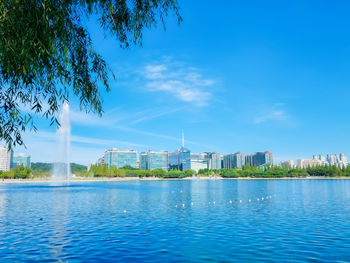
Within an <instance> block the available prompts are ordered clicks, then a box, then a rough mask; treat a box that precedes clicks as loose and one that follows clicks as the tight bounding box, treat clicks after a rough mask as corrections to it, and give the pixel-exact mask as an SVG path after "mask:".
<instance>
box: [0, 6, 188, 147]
mask: <svg viewBox="0 0 350 263" xmlns="http://www.w3.org/2000/svg"><path fill="white" fill-rule="evenodd" d="M169 12H173V13H174V14H175V15H176V17H177V19H178V22H179V23H180V22H181V20H182V18H181V16H180V14H179V11H178V4H177V1H176V0H129V1H127V0H100V1H98V0H1V1H0V140H4V141H5V142H6V143H7V144H8V146H10V147H11V146H13V145H16V144H19V145H22V144H23V143H24V142H23V139H22V134H23V132H24V131H25V130H26V129H28V128H29V129H36V128H35V124H34V123H33V118H32V115H31V112H34V113H36V114H38V113H39V114H43V115H44V116H45V117H46V118H49V119H50V120H51V123H55V122H57V120H56V116H57V112H58V111H59V109H60V107H61V105H62V103H63V102H64V101H65V100H69V97H70V96H72V95H73V96H77V97H79V98H80V106H81V108H82V109H83V110H85V111H87V112H93V113H97V114H99V115H100V114H102V112H103V109H102V102H103V98H102V96H101V90H102V89H105V90H107V91H108V90H109V78H110V77H114V75H113V73H112V72H111V71H110V69H109V67H108V65H107V64H106V61H105V60H104V59H103V57H101V55H99V54H98V53H97V52H96V50H95V49H94V46H93V43H92V41H91V37H90V34H91V33H90V32H89V31H88V29H87V25H86V21H87V18H89V17H92V16H93V17H94V18H95V17H97V18H98V22H99V25H100V27H101V29H102V30H103V31H104V32H106V33H107V34H111V35H112V36H113V37H114V38H116V40H117V41H119V43H120V46H121V47H122V48H126V47H129V46H130V45H135V44H137V45H140V44H141V43H142V32H143V30H144V29H145V28H151V27H153V26H155V25H156V24H157V22H158V21H159V22H160V23H162V24H163V25H165V23H164V19H165V17H166V16H167V15H168V13H169ZM70 93H73V94H70Z"/></svg>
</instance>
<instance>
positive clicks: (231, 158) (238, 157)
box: [223, 152, 245, 169]
mask: <svg viewBox="0 0 350 263" xmlns="http://www.w3.org/2000/svg"><path fill="white" fill-rule="evenodd" d="M244 165H245V156H244V154H243V153H241V152H237V153H234V154H227V155H224V167H223V168H226V169H230V168H242V167H243V166H244Z"/></svg>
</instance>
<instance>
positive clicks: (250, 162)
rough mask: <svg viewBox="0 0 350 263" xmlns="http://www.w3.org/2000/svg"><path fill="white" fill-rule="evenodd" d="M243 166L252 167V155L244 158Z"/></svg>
mask: <svg viewBox="0 0 350 263" xmlns="http://www.w3.org/2000/svg"><path fill="white" fill-rule="evenodd" d="M244 159H245V164H246V165H248V166H254V160H253V159H254V154H248V155H246V156H245V158H244Z"/></svg>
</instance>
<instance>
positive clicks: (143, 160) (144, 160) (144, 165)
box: [140, 152, 148, 170]
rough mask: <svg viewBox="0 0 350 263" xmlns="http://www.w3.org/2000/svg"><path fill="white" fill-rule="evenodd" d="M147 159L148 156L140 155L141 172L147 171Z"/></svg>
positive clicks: (144, 153)
mask: <svg viewBox="0 0 350 263" xmlns="http://www.w3.org/2000/svg"><path fill="white" fill-rule="evenodd" d="M147 159H148V154H147V153H146V152H142V153H140V169H141V170H147V169H148V164H147Z"/></svg>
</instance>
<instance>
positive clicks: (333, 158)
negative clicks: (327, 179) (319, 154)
mask: <svg viewBox="0 0 350 263" xmlns="http://www.w3.org/2000/svg"><path fill="white" fill-rule="evenodd" d="M327 162H328V164H329V165H336V166H338V167H346V166H348V158H347V157H346V155H345V154H344V153H340V154H327Z"/></svg>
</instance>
